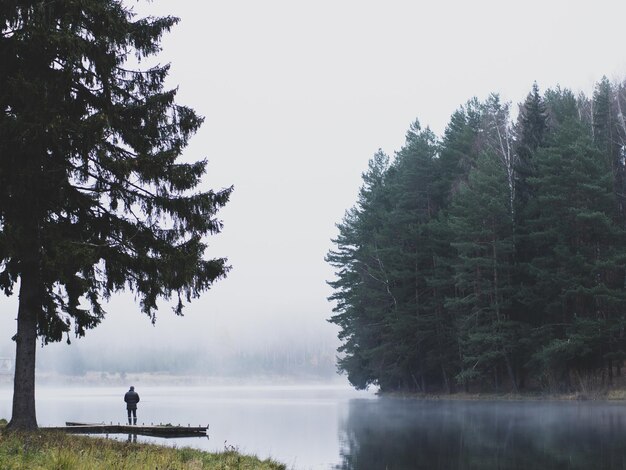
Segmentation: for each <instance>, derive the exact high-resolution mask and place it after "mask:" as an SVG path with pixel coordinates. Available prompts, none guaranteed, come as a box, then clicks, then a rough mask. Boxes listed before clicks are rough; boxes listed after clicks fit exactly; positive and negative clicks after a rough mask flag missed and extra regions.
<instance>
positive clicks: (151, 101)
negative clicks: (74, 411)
mask: <svg viewBox="0 0 626 470" xmlns="http://www.w3.org/2000/svg"><path fill="white" fill-rule="evenodd" d="M177 21H178V20H177V19H176V18H173V17H163V18H146V19H136V18H135V16H134V14H133V12H132V11H131V10H130V9H128V8H127V7H125V6H124V5H123V3H122V2H121V1H120V0H97V1H96V0H86V1H82V2H71V1H67V0H49V1H46V2H42V1H28V0H26V1H19V2H4V3H2V4H1V5H0V27H1V28H2V34H1V35H0V63H2V67H0V109H1V110H2V114H1V115H0V286H1V287H2V288H3V289H4V291H5V293H6V294H11V293H12V290H13V287H14V286H15V284H16V282H18V280H19V309H18V317H17V334H16V335H15V341H16V365H15V380H14V396H13V414H12V418H11V422H10V424H9V426H10V427H11V428H14V429H32V428H35V427H36V426H37V420H36V414H35V350H36V343H37V337H39V338H41V340H42V341H43V342H44V343H47V342H50V341H58V340H61V339H62V338H63V336H64V335H67V336H68V340H69V332H70V331H71V330H73V331H74V333H75V334H76V335H78V336H82V335H84V334H85V332H86V330H87V329H89V328H93V327H95V326H96V325H98V323H99V322H100V321H101V319H102V318H103V316H104V311H103V309H102V306H101V299H102V298H104V299H106V298H108V297H109V296H110V295H111V294H112V293H113V292H116V291H119V290H122V289H125V288H129V289H131V290H132V291H134V292H135V293H136V295H137V297H138V298H139V299H140V302H141V310H142V311H143V312H144V313H146V314H147V315H149V317H150V318H151V319H152V321H154V320H155V312H156V309H157V300H158V299H159V298H166V299H167V298H170V297H171V296H172V295H174V296H175V297H177V298H178V303H177V304H176V307H175V308H174V310H175V313H177V314H181V312H182V307H183V301H184V300H186V301H189V300H190V299H191V298H193V297H197V296H198V295H200V293H201V292H203V291H205V290H206V289H208V288H209V287H210V286H211V285H212V283H213V282H214V281H215V280H216V279H218V278H220V277H222V276H224V275H225V273H226V271H227V270H228V266H227V264H226V260H225V259H211V260H206V259H204V252H205V248H206V245H205V242H204V241H203V238H204V237H205V236H206V235H207V234H211V233H216V232H219V230H220V228H221V223H220V222H219V221H218V220H217V219H216V218H215V214H216V211H217V210H218V209H219V208H220V207H222V206H223V205H224V204H225V203H226V202H227V200H228V197H229V194H230V192H231V190H232V188H228V189H224V190H220V191H217V192H215V191H211V190H205V191H200V190H199V184H200V181H201V177H202V175H203V173H204V172H205V168H206V162H205V161H198V162H195V163H182V162H180V161H179V157H180V156H181V153H182V151H183V149H184V148H185V146H186V145H187V142H188V139H189V138H190V136H191V135H193V134H194V132H195V131H196V130H197V129H198V127H199V126H200V124H201V123H202V118H200V117H199V116H197V115H196V113H195V112H194V111H193V110H192V109H190V108H188V107H185V106H180V105H178V104H176V103H175V101H174V99H175V95H176V90H166V89H165V88H164V80H165V78H166V76H167V74H168V71H169V66H167V65H166V66H153V67H149V68H143V69H141V68H139V67H136V68H132V67H129V66H128V65H127V59H128V58H129V57H130V56H131V55H134V56H135V57H136V58H137V59H139V61H141V60H143V59H145V58H147V57H149V56H153V55H155V54H156V53H157V52H158V51H159V50H160V46H159V44H160V39H161V36H162V35H163V34H164V33H166V32H167V31H169V30H170V28H171V27H172V26H174V25H175V24H176V23H177ZM83 299H85V300H86V301H87V304H88V305H89V306H88V307H87V306H85V305H84V302H83V301H82V300H83Z"/></svg>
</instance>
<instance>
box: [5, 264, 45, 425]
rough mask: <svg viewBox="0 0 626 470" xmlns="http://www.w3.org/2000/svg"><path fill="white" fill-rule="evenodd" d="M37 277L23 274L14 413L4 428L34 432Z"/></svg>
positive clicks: (16, 347)
mask: <svg viewBox="0 0 626 470" xmlns="http://www.w3.org/2000/svg"><path fill="white" fill-rule="evenodd" d="M38 299H39V296H38V286H37V281H36V276H32V275H28V274H25V273H22V276H21V279H20V299H19V307H18V312H17V335H16V336H15V343H16V346H15V379H14V381H13V412H12V415H11V422H10V423H9V424H8V426H7V428H8V429H11V430H33V429H37V416H36V413H35V352H36V350H37V312H38V309H39V308H41V306H40V305H39V300H38Z"/></svg>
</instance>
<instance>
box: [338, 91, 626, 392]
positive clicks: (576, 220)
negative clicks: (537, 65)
mask: <svg viewBox="0 0 626 470" xmlns="http://www.w3.org/2000/svg"><path fill="white" fill-rule="evenodd" d="M621 90H622V88H621V87H617V86H611V85H610V84H609V83H608V81H606V80H603V81H602V82H601V83H600V84H599V85H598V88H597V90H596V94H595V95H594V101H593V103H592V102H590V101H589V100H587V99H586V98H585V97H584V96H580V97H578V98H577V97H575V96H574V94H573V93H572V92H571V91H569V90H567V89H561V88H556V89H553V90H548V91H547V92H546V93H545V95H544V96H541V95H540V94H539V88H538V86H537V85H536V84H535V85H534V86H533V88H532V91H531V93H529V95H528V97H527V98H526V100H525V102H524V103H523V104H522V105H520V114H519V117H518V120H517V123H516V125H515V126H512V124H511V123H510V121H509V115H508V109H509V105H508V104H502V103H501V102H500V100H499V98H498V96H497V95H491V96H490V97H489V98H488V99H487V100H486V101H485V102H483V103H481V102H479V101H478V100H475V99H474V100H471V101H469V102H468V103H467V104H466V106H464V107H462V108H460V109H459V110H458V111H457V112H455V113H454V114H453V116H452V117H451V120H450V124H449V125H448V127H447V129H446V132H445V135H444V137H443V139H442V140H441V141H440V142H437V140H436V138H435V137H434V136H433V135H432V133H431V132H430V131H429V130H425V131H424V130H421V128H420V127H419V124H418V123H415V124H413V125H412V126H411V128H410V130H409V132H408V133H407V140H406V143H405V146H404V147H403V148H402V149H401V150H400V151H399V152H398V153H397V155H396V157H395V159H394V160H393V161H392V162H391V163H389V162H388V159H387V158H386V157H384V158H383V156H382V154H378V155H377V156H376V157H375V159H374V160H373V162H372V163H371V164H370V171H369V172H368V173H366V174H365V175H364V181H365V185H364V187H363V189H362V191H361V194H360V198H359V202H358V204H357V206H356V207H355V208H353V209H351V210H350V211H348V213H347V215H346V218H345V219H344V221H343V223H342V224H340V225H339V229H340V235H339V237H338V238H337V239H336V240H335V243H336V244H337V246H338V250H337V251H331V252H330V253H329V255H328V261H329V262H331V264H332V265H333V266H334V267H335V268H337V270H338V271H337V276H338V279H337V280H336V281H333V282H331V283H330V284H331V286H332V287H333V288H335V294H334V295H333V296H332V297H331V299H332V300H335V301H337V304H336V307H335V313H336V315H335V316H334V317H332V319H331V321H332V322H333V323H336V324H338V325H339V326H340V327H341V333H340V337H341V338H342V339H343V340H344V341H345V342H344V345H343V346H342V348H341V350H340V351H341V352H342V353H343V355H342V356H341V358H340V360H339V368H340V370H343V371H345V372H347V373H348V377H349V379H350V381H351V382H352V383H353V384H354V385H356V386H358V387H366V386H367V385H369V384H377V385H379V386H380V387H381V389H382V390H385V391H388V390H408V391H420V392H428V391H436V390H446V391H449V392H450V391H454V390H455V389H456V387H457V386H462V387H464V388H466V389H481V390H518V389H523V388H527V387H534V388H537V387H557V388H561V389H571V388H580V387H583V388H584V387H585V386H586V385H585V384H589V383H591V382H593V381H594V380H596V379H597V378H598V377H599V378H601V380H605V383H608V382H607V381H610V380H611V377H612V375H613V373H614V371H617V373H620V370H621V365H622V362H623V360H624V358H625V357H626V352H625V351H626V349H625V348H626V343H625V340H624V335H623V331H624V327H625V326H626V325H625V324H624V321H625V319H624V317H625V313H626V312H625V308H626V304H625V301H626V291H625V286H624V278H625V274H626V271H625V266H626V249H625V248H624V246H625V245H624V242H625V241H626V239H625V235H626V233H625V232H624V227H625V225H624V218H623V215H622V214H623V208H622V205H621V203H620V202H619V201H620V198H621V197H622V196H621V193H622V187H623V183H622V181H623V179H622V177H621V174H622V173H623V166H624V158H623V153H624V145H622V142H624V141H625V140H623V138H622V136H624V135H626V125H624V124H623V122H622V121H620V116H621V112H620V111H619V110H620V109H621V106H622V104H623V103H622V102H624V101H625V100H626V98H625V97H624V96H622V91H621ZM591 109H593V112H591V111H590V110H591ZM616 110H617V111H616ZM616 142H617V143H616ZM596 381H597V380H596Z"/></svg>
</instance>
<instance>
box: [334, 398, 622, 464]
mask: <svg viewBox="0 0 626 470" xmlns="http://www.w3.org/2000/svg"><path fill="white" fill-rule="evenodd" d="M340 441H341V447H342V451H341V460H342V462H341V464H339V465H338V466H336V467H335V468H336V469H337V470H370V469H372V470H374V469H389V470H400V469H407V470H408V469H411V470H414V469H428V470H434V469H459V470H465V469H481V470H490V469H498V470H505V469H530V468H537V469H539V468H540V469H581V470H582V469H592V468H601V469H618V468H619V469H623V468H626V407H624V406H623V405H621V404H618V403H607V402H602V403H593V402H547V401H543V402H513V401H493V402H478V401H456V400H454V401H446V400H412V399H407V400H402V399H395V398H394V399H392V398H382V399H380V400H353V401H351V402H350V406H349V413H348V416H347V418H346V420H345V422H344V423H342V426H341V429H340Z"/></svg>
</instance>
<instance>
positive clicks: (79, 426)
mask: <svg viewBox="0 0 626 470" xmlns="http://www.w3.org/2000/svg"><path fill="white" fill-rule="evenodd" d="M44 429H47V430H50V431H61V432H68V433H76V434H138V435H142V436H151V437H203V436H206V435H207V431H208V430H209V426H208V425H207V426H189V425H188V426H172V425H170V424H159V425H156V426H155V425H150V426H145V425H143V424H142V425H130V424H113V423H111V424H104V423H74V422H67V423H65V426H55V427H47V428H44Z"/></svg>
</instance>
